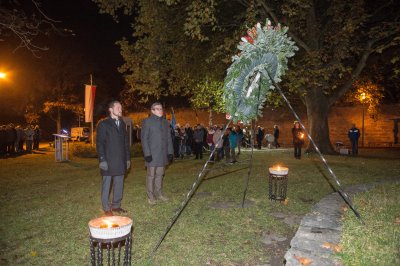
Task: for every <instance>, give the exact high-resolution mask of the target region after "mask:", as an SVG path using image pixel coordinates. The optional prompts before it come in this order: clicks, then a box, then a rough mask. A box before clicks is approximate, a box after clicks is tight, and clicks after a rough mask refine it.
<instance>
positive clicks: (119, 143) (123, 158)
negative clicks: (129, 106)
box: [96, 117, 131, 176]
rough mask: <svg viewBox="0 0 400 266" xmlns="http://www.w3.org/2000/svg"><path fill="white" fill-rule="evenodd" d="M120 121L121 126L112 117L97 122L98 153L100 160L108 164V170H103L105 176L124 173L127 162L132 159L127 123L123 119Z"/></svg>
mask: <svg viewBox="0 0 400 266" xmlns="http://www.w3.org/2000/svg"><path fill="white" fill-rule="evenodd" d="M119 121H120V124H119V128H118V127H117V125H116V123H115V120H114V119H112V118H111V117H107V118H105V119H103V120H101V121H99V123H98V124H97V130H96V150H97V154H98V155H99V161H100V162H103V161H106V162H107V164H108V170H107V171H104V170H101V174H102V175H103V176H116V175H124V174H125V173H126V170H127V169H126V162H127V161H130V159H131V155H130V151H129V139H128V134H127V132H126V125H125V123H124V121H122V119H120V120H119Z"/></svg>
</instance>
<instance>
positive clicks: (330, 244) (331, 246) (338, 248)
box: [322, 242, 342, 252]
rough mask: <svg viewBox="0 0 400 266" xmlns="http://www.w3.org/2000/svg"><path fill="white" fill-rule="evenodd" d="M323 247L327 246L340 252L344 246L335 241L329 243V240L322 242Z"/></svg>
mask: <svg viewBox="0 0 400 266" xmlns="http://www.w3.org/2000/svg"><path fill="white" fill-rule="evenodd" d="M322 247H323V248H327V249H331V250H333V251H335V252H340V251H341V250H342V246H341V245H336V244H333V243H329V242H325V243H324V244H322Z"/></svg>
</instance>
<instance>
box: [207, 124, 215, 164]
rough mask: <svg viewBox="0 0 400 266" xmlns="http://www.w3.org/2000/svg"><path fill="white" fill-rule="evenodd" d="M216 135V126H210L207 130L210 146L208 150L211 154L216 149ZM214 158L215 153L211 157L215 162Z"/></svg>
mask: <svg viewBox="0 0 400 266" xmlns="http://www.w3.org/2000/svg"><path fill="white" fill-rule="evenodd" d="M214 134H215V126H210V128H209V129H208V130H207V145H208V150H209V151H210V152H212V151H213V150H214V147H215V144H214ZM214 158H215V153H214V154H213V156H212V157H211V161H212V162H213V161H214Z"/></svg>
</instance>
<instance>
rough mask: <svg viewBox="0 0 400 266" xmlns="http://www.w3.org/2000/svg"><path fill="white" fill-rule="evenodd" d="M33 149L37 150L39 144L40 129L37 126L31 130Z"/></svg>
mask: <svg viewBox="0 0 400 266" xmlns="http://www.w3.org/2000/svg"><path fill="white" fill-rule="evenodd" d="M33 132H34V134H33V149H34V150H39V142H40V128H39V125H36V126H35V129H34V130H33Z"/></svg>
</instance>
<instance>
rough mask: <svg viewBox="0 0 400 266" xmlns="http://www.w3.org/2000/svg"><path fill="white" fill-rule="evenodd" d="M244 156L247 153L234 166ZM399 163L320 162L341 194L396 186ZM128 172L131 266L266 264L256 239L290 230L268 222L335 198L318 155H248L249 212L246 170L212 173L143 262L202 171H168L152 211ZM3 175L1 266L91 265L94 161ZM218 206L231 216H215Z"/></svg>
mask: <svg viewBox="0 0 400 266" xmlns="http://www.w3.org/2000/svg"><path fill="white" fill-rule="evenodd" d="M248 156H249V153H246V152H244V153H243V154H242V155H241V157H240V158H239V160H244V159H246V158H248ZM399 158H400V151H399V150H361V155H360V156H359V157H348V156H327V160H328V162H329V163H330V165H331V167H332V168H333V170H334V171H335V173H336V175H337V176H338V177H339V178H340V180H341V181H342V185H349V184H357V183H368V182H372V181H376V180H381V179H396V178H397V179H399V178H400V164H399ZM132 162H133V165H132V169H131V171H130V173H129V174H128V175H127V178H126V180H125V190H124V199H123V206H122V207H123V208H125V209H127V210H128V211H129V212H128V216H129V217H131V218H132V219H133V224H134V231H133V233H134V243H133V255H132V261H133V264H134V265H259V264H266V263H269V261H270V259H271V256H272V254H271V248H268V247H267V246H266V245H265V244H264V243H263V242H262V241H261V238H262V236H263V235H264V234H268V233H272V232H273V233H276V234H279V235H283V236H287V237H288V238H290V237H292V236H293V235H294V233H295V232H296V229H297V228H296V227H293V226H289V225H287V224H285V223H284V222H283V220H282V219H278V218H275V217H274V216H272V215H271V213H276V212H280V213H286V214H297V215H303V214H305V213H307V212H308V211H309V209H310V207H311V206H312V205H313V204H315V203H316V202H318V201H319V200H320V199H321V198H322V197H324V196H326V195H327V194H329V193H332V189H331V187H330V185H329V184H328V182H327V181H326V179H325V178H326V177H328V173H327V171H326V169H324V166H323V165H322V163H321V162H320V161H319V159H318V158H317V157H316V156H315V155H309V156H307V155H304V156H303V158H302V159H301V160H295V159H294V158H293V155H292V150H269V151H265V152H255V154H254V163H253V171H252V175H251V178H250V182H249V189H248V192H247V199H248V200H250V201H251V203H252V204H251V205H250V206H249V207H247V208H244V209H241V208H240V207H239V206H240V203H241V199H242V193H243V185H244V179H245V177H246V176H247V168H246V166H247V165H246V164H236V165H232V166H231V165H223V164H222V163H218V164H216V165H215V166H214V167H215V168H216V169H215V170H214V171H211V172H209V174H208V175H207V176H206V179H205V180H204V181H203V182H202V184H201V186H200V187H199V188H198V190H197V192H196V194H195V196H194V197H193V198H192V200H191V201H190V203H189V204H188V206H187V207H186V209H185V210H184V211H183V213H182V214H181V216H180V218H179V219H178V221H177V222H176V224H175V225H174V227H173V228H172V229H171V231H170V232H169V234H168V235H167V237H166V238H165V240H164V242H163V243H162V244H161V246H160V248H159V249H158V252H157V253H156V254H155V256H154V257H153V258H152V259H151V260H150V259H149V255H150V253H151V251H152V249H153V247H154V246H155V244H156V243H157V241H158V240H159V238H160V237H161V235H162V234H163V232H164V230H165V228H166V226H167V225H168V224H169V223H170V220H171V218H172V217H173V215H174V214H175V211H176V210H177V208H178V207H179V206H180V204H181V202H182V200H183V199H184V198H185V195H186V193H187V192H188V191H189V189H190V188H191V186H192V183H193V181H194V180H195V178H196V176H197V175H198V173H199V171H200V170H201V168H202V166H203V163H204V161H199V160H192V159H185V160H183V161H177V162H175V163H174V164H173V165H171V166H170V167H169V169H168V170H167V172H166V177H165V179H164V191H165V194H166V195H167V196H168V197H169V198H170V201H169V202H167V203H159V204H157V205H155V206H149V205H148V204H147V201H146V191H145V175H146V173H145V168H144V162H143V159H142V158H141V157H135V158H134V159H133V161H132ZM276 163H280V164H283V165H286V166H288V167H289V169H290V170H289V185H288V198H289V200H288V204H287V205H284V204H281V203H276V202H271V201H270V200H268V195H267V194H268V182H267V180H268V179H267V173H268V167H269V166H272V165H274V164H276ZM0 168H1V171H0V207H1V208H0V217H2V220H1V225H0V264H1V265H88V264H89V262H90V252H89V238H88V234H89V232H88V226H87V223H88V221H89V220H91V219H93V218H96V217H99V216H101V215H102V210H101V203H100V188H101V177H100V173H99V170H98V162H97V160H96V159H83V158H72V160H71V161H70V162H64V163H55V162H54V153H52V152H49V151H43V152H41V153H38V154H29V155H24V156H21V157H17V158H8V159H4V158H3V159H0ZM217 168H218V169H217ZM399 192H400V191H399V188H398V187H397V193H399ZM397 195H399V194H397ZM397 199H398V198H397ZM221 202H222V203H227V204H230V206H231V207H230V208H226V209H221V208H213V205H214V204H216V203H221ZM397 202H398V200H397ZM350 216H351V214H350ZM397 226H398V225H397ZM397 233H398V231H397ZM398 239H399V238H398V235H397V240H398Z"/></svg>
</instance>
